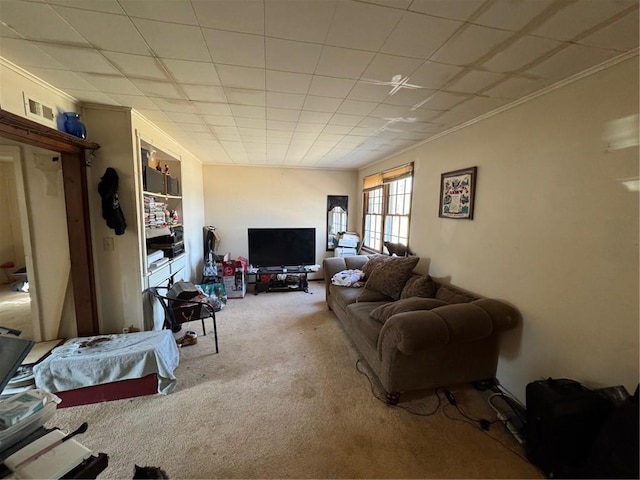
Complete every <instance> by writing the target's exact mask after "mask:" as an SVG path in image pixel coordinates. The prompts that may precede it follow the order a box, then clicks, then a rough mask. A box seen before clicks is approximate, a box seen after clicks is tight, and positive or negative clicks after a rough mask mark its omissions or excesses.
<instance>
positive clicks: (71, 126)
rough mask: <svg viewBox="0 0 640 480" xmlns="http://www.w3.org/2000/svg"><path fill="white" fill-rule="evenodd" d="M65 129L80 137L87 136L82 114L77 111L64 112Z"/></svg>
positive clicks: (70, 133)
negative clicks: (81, 119)
mask: <svg viewBox="0 0 640 480" xmlns="http://www.w3.org/2000/svg"><path fill="white" fill-rule="evenodd" d="M62 116H63V117H64V131H65V132H66V133H68V134H69V135H73V136H75V137H79V138H85V139H86V138H87V129H86V127H85V126H84V123H82V122H81V121H80V115H78V114H77V113H75V112H63V113H62Z"/></svg>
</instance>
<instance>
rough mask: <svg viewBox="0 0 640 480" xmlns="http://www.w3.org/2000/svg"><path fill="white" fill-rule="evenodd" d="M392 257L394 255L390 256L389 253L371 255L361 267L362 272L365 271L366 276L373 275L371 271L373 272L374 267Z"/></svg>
mask: <svg viewBox="0 0 640 480" xmlns="http://www.w3.org/2000/svg"><path fill="white" fill-rule="evenodd" d="M390 258H392V257H390V256H389V255H382V254H381V253H377V254H375V255H371V257H370V258H369V260H368V261H367V263H365V264H364V265H363V266H362V268H361V270H362V273H364V277H365V278H368V277H369V275H371V272H373V269H374V268H376V267H377V266H378V265H380V264H381V263H384V262H386V261H388V260H389V259H390Z"/></svg>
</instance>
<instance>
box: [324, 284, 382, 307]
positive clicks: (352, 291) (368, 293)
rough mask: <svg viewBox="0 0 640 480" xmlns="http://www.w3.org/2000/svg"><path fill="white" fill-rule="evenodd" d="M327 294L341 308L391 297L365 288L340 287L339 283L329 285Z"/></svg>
mask: <svg viewBox="0 0 640 480" xmlns="http://www.w3.org/2000/svg"><path fill="white" fill-rule="evenodd" d="M329 294H330V295H331V296H332V297H333V298H334V300H335V301H336V303H338V304H339V305H340V306H341V307H342V308H343V309H346V308H347V306H348V305H351V304H352V303H358V302H390V301H392V300H393V299H392V298H390V297H387V296H386V295H384V294H383V293H380V292H376V291H375V290H369V289H367V288H353V287H341V286H339V285H333V284H331V285H329Z"/></svg>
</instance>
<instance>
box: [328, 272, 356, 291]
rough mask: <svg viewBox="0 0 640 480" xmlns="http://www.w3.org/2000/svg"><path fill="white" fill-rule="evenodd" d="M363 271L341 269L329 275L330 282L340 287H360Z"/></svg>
mask: <svg viewBox="0 0 640 480" xmlns="http://www.w3.org/2000/svg"><path fill="white" fill-rule="evenodd" d="M363 278H364V273H363V272H362V270H342V271H341V272H338V273H336V274H335V275H334V276H333V277H331V283H333V284H334V285H339V286H341V287H356V288H359V287H362V286H364V282H363V281H362V279H363Z"/></svg>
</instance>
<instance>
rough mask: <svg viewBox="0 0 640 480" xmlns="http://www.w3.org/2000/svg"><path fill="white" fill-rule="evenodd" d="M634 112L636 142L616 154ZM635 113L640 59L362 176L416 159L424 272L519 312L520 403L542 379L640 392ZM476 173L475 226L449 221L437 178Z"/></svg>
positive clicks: (415, 219)
mask: <svg viewBox="0 0 640 480" xmlns="http://www.w3.org/2000/svg"><path fill="white" fill-rule="evenodd" d="M634 115H635V116H636V117H635V118H636V124H635V125H636V126H635V135H633V134H632V137H635V140H634V142H633V143H635V146H633V147H629V148H625V149H619V150H612V151H608V150H607V143H608V141H607V139H606V138H605V136H606V135H607V132H609V131H610V130H611V128H612V125H615V123H612V122H616V121H619V120H620V119H623V118H625V117H628V116H634ZM637 115H638V58H637V56H636V57H634V58H632V59H631V60H627V61H625V62H623V63H620V64H618V65H615V66H613V67H611V68H608V69H606V70H604V71H601V72H599V73H596V74H593V75H590V76H588V77H586V78H583V79H581V80H578V81H576V82H575V83H572V84H569V85H566V86H564V87H561V88H559V89H556V90H555V91H552V92H550V93H548V94H546V95H543V96H540V97H538V98H535V99H533V100H531V101H528V102H526V103H523V104H522V105H520V106H517V107H515V108H512V109H510V110H507V111H505V112H502V113H500V114H498V115H495V116H493V117H490V118H488V119H485V120H484V121H480V122H478V123H475V124H473V125H471V126H468V127H466V128H463V129H461V130H458V131H457V132H453V133H451V134H449V135H446V136H443V137H441V138H439V139H437V140H435V141H432V142H428V143H426V144H423V145H422V146H419V147H417V148H415V149H413V150H410V151H407V152H405V153H403V154H401V155H399V156H397V157H395V158H392V159H389V160H387V161H385V162H383V163H381V164H379V165H375V166H370V167H369V168H366V169H363V170H362V171H361V172H360V181H361V180H362V177H364V176H366V175H368V174H371V173H373V172H375V171H379V170H382V169H385V168H388V167H390V166H392V165H399V164H403V163H406V162H408V161H414V162H415V183H414V192H415V193H414V198H413V210H412V225H411V238H410V246H411V248H412V250H414V251H415V252H416V253H417V254H418V255H420V256H421V257H425V258H426V260H424V261H422V262H421V264H420V265H419V267H420V268H421V269H422V270H423V271H426V270H427V268H428V269H429V273H430V274H431V275H432V276H434V277H448V278H449V279H450V281H451V283H454V284H457V285H459V286H462V287H464V288H467V289H469V290H473V291H476V292H478V293H480V294H483V295H486V296H491V297H496V298H500V299H503V300H506V301H508V302H510V303H512V304H514V305H515V306H516V307H518V308H519V310H520V311H521V312H522V315H523V323H522V326H521V328H519V329H517V330H516V331H511V332H509V333H508V334H507V335H505V337H504V341H503V346H502V355H501V358H500V362H499V367H498V379H499V380H500V381H501V383H502V384H503V385H504V386H505V388H507V389H508V390H510V391H511V392H512V393H514V394H515V395H516V396H518V398H520V399H521V400H523V401H524V399H525V395H524V390H525V386H526V384H527V383H529V382H531V381H534V380H538V379H540V378H546V377H564V378H573V379H576V380H578V381H580V382H583V383H584V384H585V385H587V386H591V387H601V386H609V385H619V384H623V385H625V386H626V388H627V390H629V391H630V392H633V391H634V390H635V388H636V385H637V384H638V379H639V368H638V360H639V345H638V343H639V342H638V336H639V327H638V323H639V312H638V303H639V285H638V275H639V273H638V191H637V185H638V146H637V144H638V143H637ZM471 166H477V167H478V178H477V180H478V184H477V194H476V205H475V211H474V219H473V220H471V221H468V220H451V219H443V218H439V217H438V199H439V186H440V175H441V173H443V172H447V171H452V170H457V169H460V168H466V167H471ZM624 179H632V183H633V181H634V180H635V186H636V190H635V191H633V190H629V189H628V188H626V187H625V185H624V184H623V183H622V181H623V180H624ZM361 208H362V207H361V205H360V212H359V214H361Z"/></svg>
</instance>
